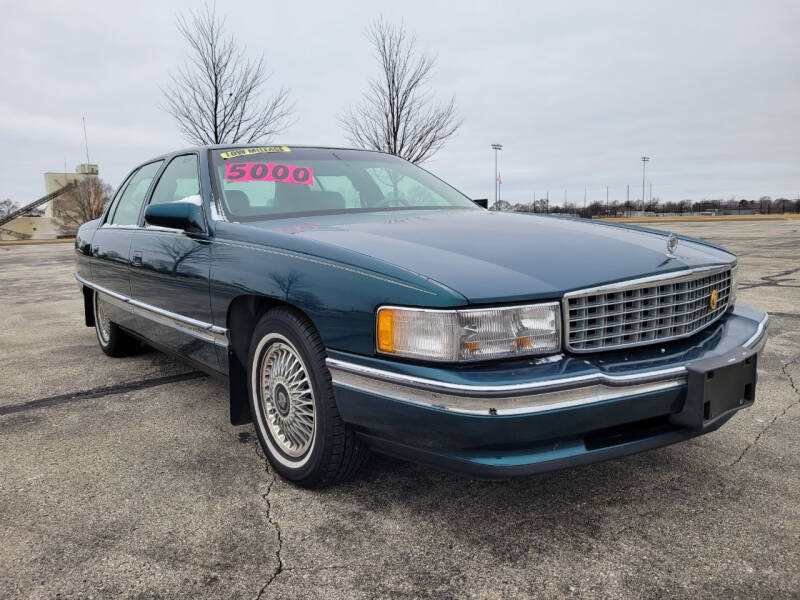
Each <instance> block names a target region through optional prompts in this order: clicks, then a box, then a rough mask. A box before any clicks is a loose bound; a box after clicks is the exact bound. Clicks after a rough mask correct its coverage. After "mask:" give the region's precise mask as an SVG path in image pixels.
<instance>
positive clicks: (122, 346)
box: [92, 292, 139, 356]
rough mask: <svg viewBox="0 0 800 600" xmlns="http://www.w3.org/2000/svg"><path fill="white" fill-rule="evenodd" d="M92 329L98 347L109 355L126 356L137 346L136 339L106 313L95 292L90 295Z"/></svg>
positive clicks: (101, 301)
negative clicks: (92, 313) (95, 334)
mask: <svg viewBox="0 0 800 600" xmlns="http://www.w3.org/2000/svg"><path fill="white" fill-rule="evenodd" d="M92 308H93V310H94V329H95V332H96V333H97V342H98V343H99V344H100V349H101V350H102V351H103V352H105V353H106V354H108V355H109V356H126V355H128V354H131V353H132V352H134V351H135V350H137V349H138V348H139V342H138V340H136V339H134V338H133V337H131V336H130V335H128V334H127V333H125V332H124V331H123V330H122V329H121V328H120V327H119V325H117V324H116V323H114V322H113V321H111V319H109V318H108V315H107V314H106V310H105V305H104V302H103V300H102V299H101V298H100V296H99V294H98V293H97V292H94V294H93V295H92Z"/></svg>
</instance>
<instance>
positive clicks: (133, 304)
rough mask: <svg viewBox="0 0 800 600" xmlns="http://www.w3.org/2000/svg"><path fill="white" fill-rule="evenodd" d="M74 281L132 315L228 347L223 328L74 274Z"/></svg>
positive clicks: (226, 334)
mask: <svg viewBox="0 0 800 600" xmlns="http://www.w3.org/2000/svg"><path fill="white" fill-rule="evenodd" d="M75 279H77V280H78V283H79V284H81V285H84V286H86V287H88V288H90V289H93V290H95V291H96V292H98V293H99V294H100V295H101V297H102V299H103V300H105V301H106V302H108V303H109V304H113V305H114V306H117V307H119V308H121V309H123V310H127V311H129V312H131V313H133V314H134V315H137V316H140V317H144V318H145V319H150V320H151V321H153V322H155V323H158V324H160V325H164V326H166V327H171V328H172V329H175V330H177V331H180V332H182V333H186V334H188V335H191V336H193V337H195V338H197V339H200V340H203V341H206V342H211V343H213V344H216V345H217V346H221V347H223V348H227V347H228V330H227V329H225V328H224V327H218V326H217V325H213V324H211V323H205V322H203V321H198V320H197V319H192V318H191V317H185V316H183V315H179V314H177V313H174V312H170V311H168V310H164V309H163V308H159V307H157V306H152V305H151V304H146V303H144V302H140V301H139V300H134V299H133V298H130V297H128V296H125V295H124V294H120V293H118V292H115V291H113V290H109V289H108V288H105V287H103V286H101V285H97V284H96V283H92V282H91V281H88V280H87V279H85V278H83V277H81V276H80V275H78V274H77V273H75Z"/></svg>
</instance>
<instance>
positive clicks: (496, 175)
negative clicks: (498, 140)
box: [492, 144, 503, 210]
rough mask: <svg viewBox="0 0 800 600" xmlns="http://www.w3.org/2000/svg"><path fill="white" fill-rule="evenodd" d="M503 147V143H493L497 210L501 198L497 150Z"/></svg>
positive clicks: (495, 203) (495, 205)
mask: <svg viewBox="0 0 800 600" xmlns="http://www.w3.org/2000/svg"><path fill="white" fill-rule="evenodd" d="M502 149H503V144H492V150H494V207H495V210H497V201H498V200H499V199H500V174H499V173H498V172H497V151H498V150H502Z"/></svg>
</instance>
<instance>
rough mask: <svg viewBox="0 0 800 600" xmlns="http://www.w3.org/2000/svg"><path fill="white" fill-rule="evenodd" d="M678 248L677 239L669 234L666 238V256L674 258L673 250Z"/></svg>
mask: <svg viewBox="0 0 800 600" xmlns="http://www.w3.org/2000/svg"><path fill="white" fill-rule="evenodd" d="M677 247H678V238H676V237H675V236H674V235H673V234H671V233H670V234H669V237H668V238H667V256H670V257H672V256H675V249H676V248H677Z"/></svg>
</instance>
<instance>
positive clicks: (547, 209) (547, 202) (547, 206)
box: [544, 190, 550, 215]
mask: <svg viewBox="0 0 800 600" xmlns="http://www.w3.org/2000/svg"><path fill="white" fill-rule="evenodd" d="M544 214H546V215H549V214H550V190H547V194H546V195H545V200H544Z"/></svg>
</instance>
